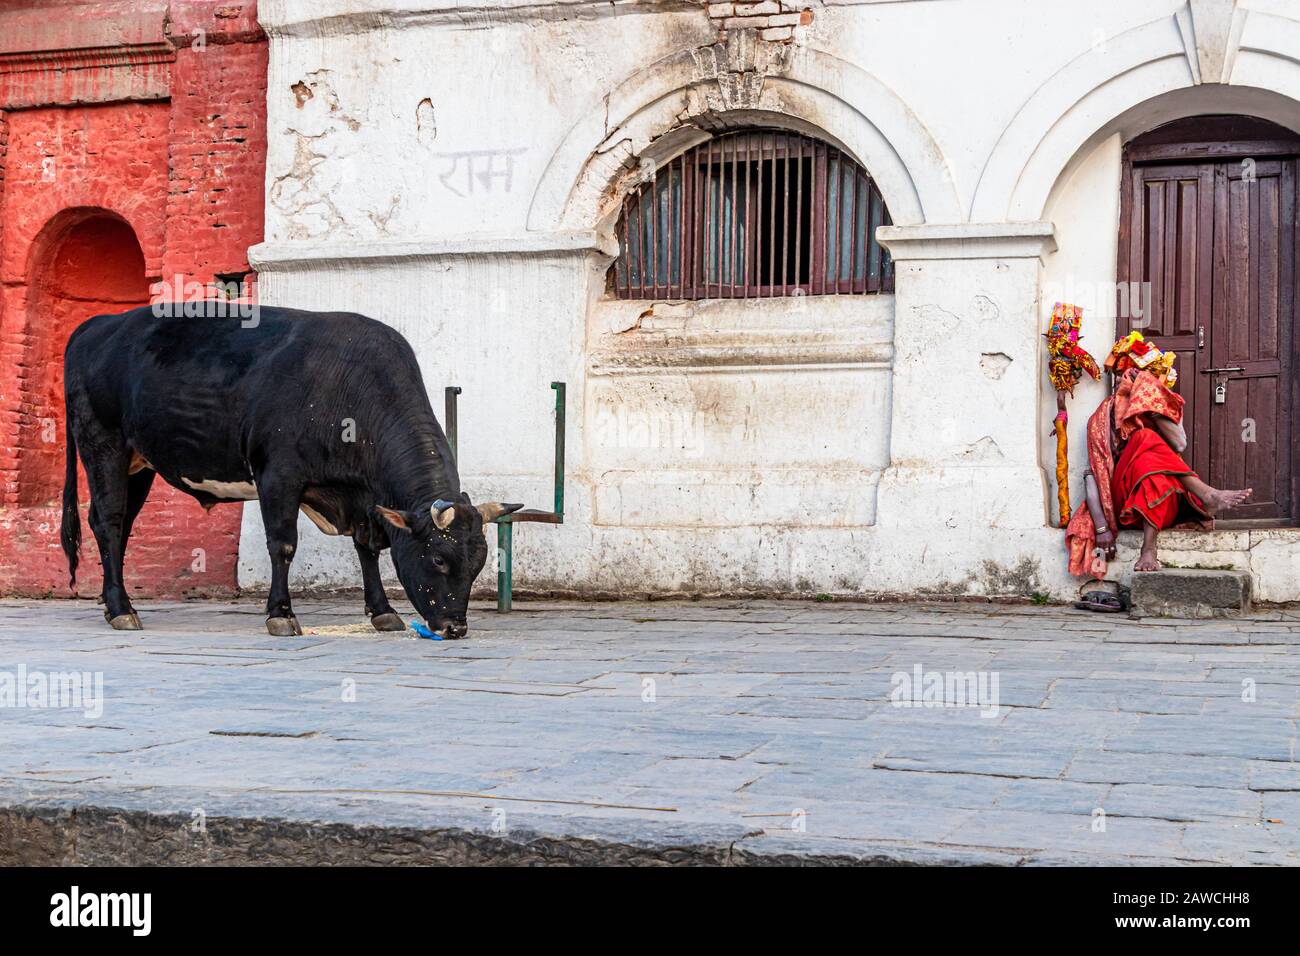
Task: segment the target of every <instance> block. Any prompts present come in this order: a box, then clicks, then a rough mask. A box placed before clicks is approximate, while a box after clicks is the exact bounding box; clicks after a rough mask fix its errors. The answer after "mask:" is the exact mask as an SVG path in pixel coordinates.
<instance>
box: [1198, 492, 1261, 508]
mask: <svg viewBox="0 0 1300 956" xmlns="http://www.w3.org/2000/svg"><path fill="white" fill-rule="evenodd" d="M1253 490H1254V489H1253V488H1244V489H1242V490H1241V491H1220V490H1219V489H1217V488H1211V489H1210V491H1209V493H1208V494H1207V495H1206V496H1205V497H1204V498H1202V499H1201V505H1202V506H1203V507H1204V508H1205V510H1206V511H1208V512H1209V513H1210V514H1212V515H1217V514H1218V513H1219V512H1220V511H1229V510H1231V509H1232V508H1235V507H1237V505H1239V504H1241V503H1242V502H1243V501H1245V500H1246V499H1247V498H1249V497H1250V493H1251V491H1253Z"/></svg>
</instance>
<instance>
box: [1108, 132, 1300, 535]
mask: <svg viewBox="0 0 1300 956" xmlns="http://www.w3.org/2000/svg"><path fill="white" fill-rule="evenodd" d="M1288 136H1289V137H1290V138H1288V139H1285V140H1272V141H1264V140H1261V139H1255V138H1252V139H1251V140H1249V141H1245V140H1243V141H1241V142H1238V143H1234V142H1231V141H1205V142H1189V141H1187V140H1181V141H1178V140H1177V138H1175V137H1170V136H1168V135H1166V136H1165V137H1164V138H1165V139H1166V140H1173V142H1172V143H1169V142H1167V143H1155V144H1151V145H1142V144H1139V145H1138V147H1137V148H1130V149H1129V150H1128V151H1127V152H1126V159H1125V177H1124V192H1123V195H1122V197H1121V223H1120V253H1119V259H1120V261H1119V278H1120V281H1121V283H1136V284H1137V285H1136V286H1135V288H1136V289H1140V290H1143V291H1145V295H1141V296H1140V297H1139V298H1140V301H1141V307H1140V309H1130V314H1129V315H1127V316H1125V315H1124V314H1123V313H1121V314H1120V317H1119V322H1118V325H1119V330H1120V332H1121V334H1122V333H1123V332H1125V331H1127V330H1128V329H1130V328H1137V329H1141V331H1142V332H1143V334H1144V335H1147V336H1149V337H1151V338H1153V339H1155V341H1156V343H1157V344H1158V345H1159V346H1160V347H1161V348H1166V349H1173V350H1174V351H1175V352H1176V353H1177V354H1178V362H1177V368H1178V373H1179V384H1178V391H1179V392H1180V393H1181V394H1182V395H1183V397H1184V398H1185V399H1186V407H1185V425H1186V428H1187V434H1188V440H1189V448H1188V450H1187V452H1186V454H1185V456H1184V457H1185V458H1186V459H1187V462H1188V464H1189V465H1191V467H1192V468H1194V469H1195V470H1196V472H1197V473H1198V474H1199V475H1200V476H1201V477H1202V478H1204V479H1205V480H1206V481H1207V482H1209V483H1210V484H1211V485H1213V486H1215V487H1218V488H1245V487H1250V488H1253V489H1254V494H1253V495H1252V497H1251V500H1250V501H1249V502H1248V503H1247V504H1245V505H1243V506H1242V507H1240V508H1237V509H1234V510H1233V511H1232V512H1228V513H1225V514H1223V515H1221V516H1220V517H1221V519H1223V520H1227V521H1233V520H1238V521H1250V522H1252V523H1266V524H1287V523H1294V519H1295V518H1296V512H1295V506H1296V504H1297V495H1296V489H1295V488H1294V487H1293V482H1294V480H1296V479H1300V469H1297V467H1296V465H1295V461H1294V459H1295V448H1294V444H1295V442H1293V438H1292V426H1291V417H1292V415H1291V413H1292V409H1293V407H1300V405H1298V404H1297V401H1296V398H1295V396H1294V395H1293V391H1294V390H1295V382H1294V380H1295V375H1294V374H1293V369H1294V368H1295V367H1296V363H1295V351H1296V343H1295V339H1294V336H1293V324H1294V323H1293V319H1294V309H1295V304H1296V296H1295V291H1296V290H1295V285H1296V268H1295V257H1296V251H1297V250H1296V240H1295V234H1296V172H1297V170H1296V163H1297V160H1296V158H1295V157H1296V154H1297V153H1300V144H1298V143H1297V142H1296V141H1295V140H1294V137H1293V136H1291V134H1288ZM1238 153H1242V154H1245V155H1238ZM1250 154H1253V155H1250ZM1144 283H1149V285H1143V284H1144ZM1130 298H1131V296H1130ZM1123 301H1124V297H1123V296H1121V305H1122V303H1123ZM1138 311H1140V313H1141V314H1133V313H1136V312H1138ZM1220 388H1222V389H1223V393H1222V401H1220V400H1218V396H1217V395H1216V393H1217V391H1218V390H1219V389H1220ZM1297 437H1300V435H1298V436H1297Z"/></svg>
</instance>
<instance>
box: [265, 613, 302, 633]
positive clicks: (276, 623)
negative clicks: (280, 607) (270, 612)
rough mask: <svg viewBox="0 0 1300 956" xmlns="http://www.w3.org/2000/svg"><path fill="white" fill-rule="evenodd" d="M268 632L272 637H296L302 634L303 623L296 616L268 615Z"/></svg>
mask: <svg viewBox="0 0 1300 956" xmlns="http://www.w3.org/2000/svg"><path fill="white" fill-rule="evenodd" d="M266 633H268V634H270V635H271V636H272V637H294V636H301V635H302V625H300V624H299V623H298V619H297V618H296V617H268V618H267V619H266Z"/></svg>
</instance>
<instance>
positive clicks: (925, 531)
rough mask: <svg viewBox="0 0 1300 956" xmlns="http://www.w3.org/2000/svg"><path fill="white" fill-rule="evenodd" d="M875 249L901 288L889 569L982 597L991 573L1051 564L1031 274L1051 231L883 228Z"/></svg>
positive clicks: (885, 511) (883, 497)
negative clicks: (882, 251)
mask: <svg viewBox="0 0 1300 956" xmlns="http://www.w3.org/2000/svg"><path fill="white" fill-rule="evenodd" d="M877 235H878V236H879V238H880V241H881V242H882V243H883V244H884V245H885V246H886V247H888V249H889V251H890V254H891V255H892V256H893V258H894V262H895V286H896V298H895V317H894V384H893V407H892V412H891V431H890V465H889V467H888V469H887V470H886V472H885V474H884V476H883V477H882V479H881V482H880V487H879V496H878V500H877V512H876V514H877V525H878V528H879V531H880V532H881V535H882V538H885V539H887V540H888V541H889V542H890V544H889V547H890V548H895V549H898V551H897V552H896V554H895V555H894V556H893V557H892V559H891V560H892V561H894V562H896V563H905V562H910V563H912V565H913V566H914V567H915V568H916V569H917V571H918V572H919V573H918V579H916V583H917V584H919V585H921V586H929V585H952V586H960V588H961V590H964V591H971V590H973V591H976V592H978V591H980V590H982V588H980V587H979V586H978V583H976V584H975V585H974V586H972V581H973V580H974V581H976V582H977V581H978V577H979V574H980V570H979V569H980V568H981V567H984V568H985V570H986V571H987V570H988V567H987V562H989V561H992V562H993V563H994V564H995V565H996V567H998V568H1010V567H1015V566H1018V565H1020V566H1027V565H1024V562H1025V561H1026V560H1028V561H1029V562H1030V563H1031V564H1033V563H1034V562H1038V563H1041V562H1042V561H1043V559H1047V560H1048V561H1049V562H1050V561H1051V560H1052V559H1053V558H1054V552H1053V550H1052V548H1051V536H1050V535H1049V534H1048V533H1047V527H1046V526H1047V518H1046V510H1045V506H1044V502H1045V500H1046V499H1045V493H1046V489H1045V485H1044V480H1045V476H1044V473H1043V470H1042V468H1041V467H1040V462H1039V447H1040V439H1041V436H1040V435H1039V434H1038V431H1039V429H1040V422H1041V419H1040V417H1039V413H1038V412H1039V409H1038V402H1039V394H1040V392H1039V387H1038V385H1039V376H1040V375H1042V374H1043V365H1042V355H1043V349H1044V344H1043V338H1042V336H1041V335H1040V334H1039V328H1040V321H1039V312H1040V303H1039V271H1040V267H1041V257H1042V256H1043V255H1044V254H1046V253H1049V252H1051V251H1053V250H1054V249H1055V247H1056V245H1055V241H1054V239H1053V238H1052V225H1051V223H1047V222H1029V223H996V224H969V223H968V224H960V225H920V226H887V227H882V228H881V229H880V230H879V231H878V233H877ZM1054 533H1055V535H1057V536H1059V535H1060V532H1059V530H1057V531H1055V532H1054ZM881 543H882V544H884V541H882V542H881ZM1045 547H1046V549H1047V550H1046V552H1045V551H1044V548H1045ZM914 552H915V553H914ZM923 554H924V555H925V556H922V555H923ZM1043 572H1044V576H1045V577H1046V578H1052V577H1055V575H1054V574H1053V573H1050V571H1049V569H1048V568H1047V567H1043Z"/></svg>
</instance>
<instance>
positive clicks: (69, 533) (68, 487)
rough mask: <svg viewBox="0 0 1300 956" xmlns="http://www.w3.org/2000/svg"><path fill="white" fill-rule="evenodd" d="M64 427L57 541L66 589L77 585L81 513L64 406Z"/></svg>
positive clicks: (73, 450) (68, 408)
mask: <svg viewBox="0 0 1300 956" xmlns="http://www.w3.org/2000/svg"><path fill="white" fill-rule="evenodd" d="M65 409H66V414H65V416H64V422H65V425H64V427H65V428H66V429H67V433H68V464H67V470H66V471H65V472H64V473H63V526H62V528H60V529H59V539H60V541H62V543H63V553H64V554H66V555H67V556H68V587H70V588H71V587H74V586H75V585H76V583H77V562H78V561H79V560H80V555H81V513H80V509H79V507H78V504H77V439H76V438H74V437H73V430H72V406H71V403H68V404H67V405H66V406H65Z"/></svg>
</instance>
